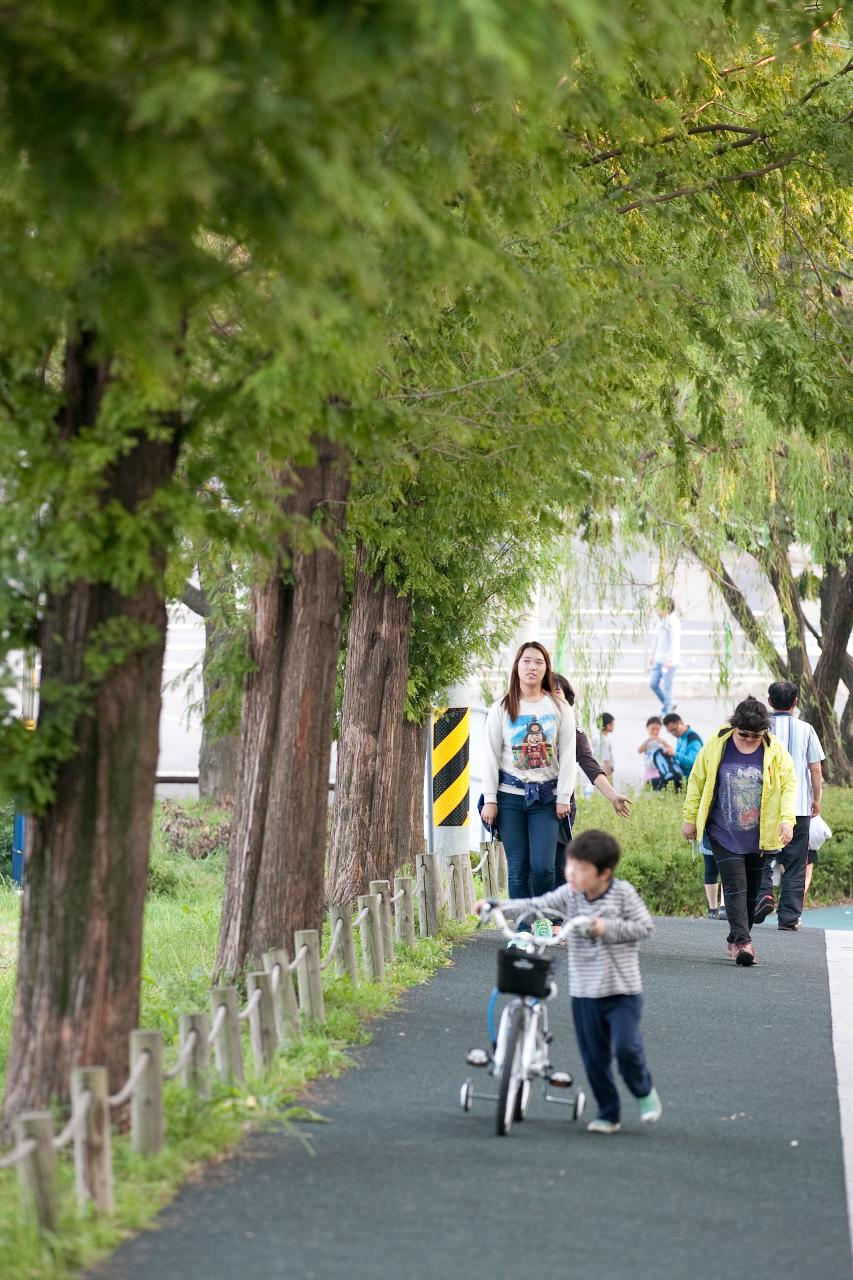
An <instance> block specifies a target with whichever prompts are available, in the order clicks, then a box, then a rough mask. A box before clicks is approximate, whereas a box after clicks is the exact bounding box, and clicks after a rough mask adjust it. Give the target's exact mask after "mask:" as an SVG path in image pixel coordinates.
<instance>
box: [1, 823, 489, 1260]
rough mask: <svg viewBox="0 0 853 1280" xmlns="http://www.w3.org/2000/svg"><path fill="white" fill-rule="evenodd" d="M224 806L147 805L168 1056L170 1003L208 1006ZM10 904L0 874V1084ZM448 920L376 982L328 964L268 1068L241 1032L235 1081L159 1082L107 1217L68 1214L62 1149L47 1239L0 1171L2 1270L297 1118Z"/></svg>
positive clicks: (165, 1193) (136, 1213)
mask: <svg viewBox="0 0 853 1280" xmlns="http://www.w3.org/2000/svg"><path fill="white" fill-rule="evenodd" d="M223 817H224V815H220V814H217V813H215V812H205V811H204V810H200V809H199V808H198V806H191V805H190V806H183V805H182V806H180V807H173V806H170V807H169V808H168V809H167V810H166V811H165V812H164V811H163V809H162V808H161V809H160V810H159V811H158V820H157V825H156V829H155V835H154V844H153V849H152V873H151V879H150V883H151V890H152V891H151V892H150V893H149V897H148V901H147V904H146V912H145V935H144V957H143V973H142V1014H141V1018H140V1025H141V1026H143V1027H151V1028H159V1029H161V1030H162V1031H163V1033H164V1037H165V1041H166V1045H167V1049H166V1060H167V1062H168V1063H169V1064H171V1063H172V1062H173V1061H174V1060H175V1058H176V1057H177V1036H178V1026H177V1022H178V1014H179V1012H180V1011H183V1010H187V1011H189V1010H192V1009H207V1007H208V1002H209V990H210V975H211V972H212V969H213V964H214V959H215V954H216V939H217V931H218V926H219V911H220V904H221V896H222V880H223V874H224V857H225V849H224V832H225V827H224V823H223ZM187 819H188V820H187ZM199 854H203V855H204V856H198V855H199ZM19 910H20V899H19V898H18V896H17V895H16V894H15V893H14V891H13V890H12V888H11V886H9V885H8V882H7V883H6V884H5V885H3V886H2V887H0V1088H2V1086H3V1074H4V1073H5V1068H6V1060H7V1056H8V1048H9V1032H10V1026H11V1017H12V999H13V992H14V965H15V947H16V938H17V927H18V914H19ZM451 930H452V932H449V934H448V936H446V937H444V938H442V939H422V940H420V941H419V942H418V944H417V945H416V946H415V947H414V948H413V949H412V950H405V951H403V952H401V953H400V954H399V955H398V958H397V960H396V962H395V964H394V965H393V967H392V968H391V969H390V970H389V971H388V974H387V977H386V980H385V981H384V982H383V983H377V984H362V985H359V986H358V987H353V985H352V984H351V982H350V981H349V979H348V978H337V977H334V976H332V975H331V974H330V973H327V974H326V975H325V976H326V985H325V996H326V1009H327V1021H326V1024H325V1025H324V1026H323V1028H322V1029H320V1030H316V1031H312V1032H311V1033H310V1034H308V1035H306V1036H305V1037H304V1039H303V1041H302V1042H301V1043H300V1044H299V1045H298V1046H296V1047H295V1048H293V1049H290V1050H288V1051H287V1052H286V1053H281V1054H280V1056H279V1059H278V1062H277V1064H276V1068H275V1070H274V1072H273V1073H271V1075H270V1076H269V1077H267V1078H264V1079H259V1078H255V1077H252V1076H251V1074H248V1073H249V1072H250V1068H251V1061H252V1058H251V1053H250V1052H249V1048H248V1041H246V1043H245V1044H244V1058H245V1062H246V1067H247V1081H246V1085H245V1087H243V1088H239V1089H238V1088H232V1087H226V1086H222V1085H219V1086H217V1087H216V1089H215V1092H214V1096H213V1099H212V1101H211V1102H209V1103H205V1104H198V1103H196V1102H195V1101H194V1100H193V1099H192V1098H191V1097H189V1096H188V1095H187V1093H186V1092H185V1091H184V1090H183V1089H182V1088H181V1086H180V1085H179V1084H178V1082H170V1083H168V1084H167V1085H166V1125H167V1142H166V1146H165V1148H164V1150H163V1151H162V1153H161V1154H160V1155H159V1156H157V1157H155V1158H154V1159H145V1160H143V1159H140V1158H139V1157H137V1156H135V1155H134V1154H133V1152H132V1151H131V1150H130V1146H129V1143H128V1141H127V1139H126V1138H123V1137H117V1138H115V1139H114V1147H113V1159H114V1175H115V1176H114V1182H115V1192H116V1202H117V1203H116V1215H115V1218H114V1220H113V1221H112V1222H109V1223H104V1222H98V1221H97V1220H95V1219H94V1218H86V1219H83V1220H82V1221H81V1220H80V1219H79V1218H77V1216H76V1214H75V1212H74V1202H73V1170H72V1167H71V1161H70V1158H69V1157H68V1155H67V1153H66V1154H65V1155H63V1156H62V1157H60V1158H59V1161H58V1173H59V1176H58V1180H57V1181H58V1187H59V1190H60V1198H61V1203H62V1205H63V1211H62V1217H61V1224H60V1231H59V1234H58V1236H57V1238H56V1239H41V1240H40V1239H39V1238H38V1237H37V1236H36V1235H35V1234H34V1233H33V1231H32V1230H30V1229H29V1228H27V1226H26V1225H25V1224H24V1223H23V1222H22V1220H21V1213H20V1198H19V1194H18V1187H17V1179H16V1175H15V1174H14V1172H12V1171H7V1172H0V1258H2V1268H0V1270H2V1275H3V1277H4V1280H47V1278H48V1277H50V1278H51V1280H59V1278H61V1277H70V1276H73V1275H75V1274H76V1273H77V1272H78V1271H79V1270H80V1269H81V1268H83V1267H85V1266H87V1265H89V1264H91V1263H92V1262H93V1261H94V1260H95V1259H96V1258H98V1257H100V1256H102V1255H103V1254H104V1253H106V1252H109V1251H110V1250H112V1249H114V1248H115V1247H116V1245H117V1244H118V1243H119V1242H120V1241H121V1240H122V1239H123V1238H124V1237H125V1236H126V1235H127V1234H128V1233H129V1232H131V1231H133V1230H135V1229H138V1228H139V1227H141V1226H142V1225H143V1224H144V1223H145V1222H146V1221H148V1220H149V1219H150V1218H151V1217H152V1216H153V1215H154V1214H155V1213H156V1212H157V1210H158V1209H159V1208H160V1207H162V1205H163V1204H165V1203H166V1202H167V1201H168V1200H169V1199H170V1198H171V1196H172V1195H173V1194H174V1193H175V1191H176V1189H177V1188H178V1187H179V1186H180V1184H181V1183H182V1182H184V1181H185V1180H186V1178H187V1177H188V1176H189V1174H190V1172H191V1171H192V1169H193V1168H194V1167H196V1166H198V1165H199V1163H201V1162H203V1161H205V1160H210V1159H212V1158H214V1157H216V1156H218V1155H221V1154H222V1153H223V1152H225V1151H227V1150H228V1149H229V1148H231V1147H232V1146H233V1145H234V1144H235V1143H236V1142H237V1140H238V1139H239V1138H240V1136H241V1134H242V1133H243V1132H244V1131H245V1129H246V1127H247V1125H249V1124H259V1123H260V1124H277V1125H279V1124H298V1123H299V1117H300V1109H299V1107H298V1106H296V1103H295V1100H296V1099H297V1098H298V1096H299V1094H300V1092H301V1091H302V1090H303V1089H304V1086H305V1085H306V1083H307V1082H308V1081H309V1080H311V1079H312V1078H314V1077H316V1076H318V1075H321V1074H325V1075H336V1074H338V1073H339V1072H341V1071H342V1070H344V1069H345V1068H346V1067H347V1066H348V1065H349V1064H350V1063H351V1061H352V1057H351V1053H350V1049H351V1047H352V1046H355V1045H358V1044H363V1043H366V1042H367V1041H368V1040H369V1039H370V1029H369V1024H370V1021H371V1019H373V1018H375V1017H377V1016H380V1015H381V1014H383V1013H385V1012H387V1011H388V1010H389V1009H391V1008H392V1007H393V1006H394V1004H395V1003H396V1002H397V1000H398V999H399V995H400V993H401V992H402V991H404V990H405V989H406V988H408V987H412V986H414V985H416V984H418V983H421V982H424V981H426V979H427V978H429V977H430V976H431V975H432V974H433V973H434V972H435V971H436V969H438V968H439V967H441V966H442V965H444V964H446V963H447V962H448V960H449V957H450V950H451V942H452V940H453V937H454V936H455V937H459V936H461V935H462V934H463V933H464V932H466V926H456V927H455V929H453V926H451ZM327 945H328V939H327V941H326V946H327Z"/></svg>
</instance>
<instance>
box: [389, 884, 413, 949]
mask: <svg viewBox="0 0 853 1280" xmlns="http://www.w3.org/2000/svg"><path fill="white" fill-rule="evenodd" d="M414 884H415V882H414V880H413V879H412V877H411V876H395V877H394V897H395V898H396V896H397V894H398V893H402V895H403V896H402V898H401V899H400V901H399V902H398V903H396V908H397V909H396V911H395V913H394V928H395V930H396V934H397V941H398V942H402V943H403V945H404V946H406V947H413V946H414V945H415V904H414Z"/></svg>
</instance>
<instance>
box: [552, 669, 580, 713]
mask: <svg viewBox="0 0 853 1280" xmlns="http://www.w3.org/2000/svg"><path fill="white" fill-rule="evenodd" d="M553 677H554V684H556V685H559V687H560V688H561V689H562V690H563V693H564V694H565V697H566V702H568V704H569V706H570V707H573V706H574V705H575V691H574V689H573V688H572V686H571V685H570V684H569V682H568V680H567V679H566V677H565V676H561V675H560V673H559V671H555V672H553Z"/></svg>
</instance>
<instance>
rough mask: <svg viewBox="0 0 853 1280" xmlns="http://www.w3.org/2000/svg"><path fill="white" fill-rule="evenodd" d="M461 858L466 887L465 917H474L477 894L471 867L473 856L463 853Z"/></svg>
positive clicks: (463, 879) (463, 880) (463, 881)
mask: <svg viewBox="0 0 853 1280" xmlns="http://www.w3.org/2000/svg"><path fill="white" fill-rule="evenodd" d="M459 856H460V858H461V859H462V871H463V876H462V883H463V884H464V885H465V915H466V916H472V915H473V914H474V903H475V902H476V901H477V894H476V892H475V890H474V871H473V868H472V867H471V854H470V853H463V854H460V855H459Z"/></svg>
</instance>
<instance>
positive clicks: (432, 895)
mask: <svg viewBox="0 0 853 1280" xmlns="http://www.w3.org/2000/svg"><path fill="white" fill-rule="evenodd" d="M415 864H416V867H417V876H418V932H419V933H420V935H421V937H422V938H434V937H435V935H436V934H437V933H438V926H439V909H440V905H441V902H440V898H439V894H438V866H437V860H436V856H435V854H434V853H419V854H418V856H417V858H416V859H415Z"/></svg>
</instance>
